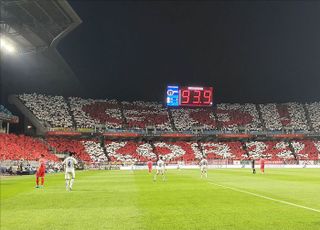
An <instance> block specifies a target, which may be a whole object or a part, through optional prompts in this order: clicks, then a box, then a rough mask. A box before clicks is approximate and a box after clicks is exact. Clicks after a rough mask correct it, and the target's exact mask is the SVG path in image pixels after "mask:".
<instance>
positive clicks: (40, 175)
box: [36, 154, 46, 188]
mask: <svg viewBox="0 0 320 230" xmlns="http://www.w3.org/2000/svg"><path fill="white" fill-rule="evenodd" d="M45 174H46V159H45V158H44V155H43V154H41V157H40V159H39V167H38V169H37V172H36V183H37V185H36V188H40V186H39V178H41V187H43V184H44V176H45Z"/></svg>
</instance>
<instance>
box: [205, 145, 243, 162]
mask: <svg viewBox="0 0 320 230" xmlns="http://www.w3.org/2000/svg"><path fill="white" fill-rule="evenodd" d="M201 148H202V150H203V153H204V156H205V157H206V158H207V159H234V160H241V159H244V158H245V157H246V155H245V151H244V150H243V147H242V143H241V142H240V141H232V142H204V143H201Z"/></svg>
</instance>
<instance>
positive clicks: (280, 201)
mask: <svg viewBox="0 0 320 230" xmlns="http://www.w3.org/2000/svg"><path fill="white" fill-rule="evenodd" d="M209 181H210V182H209V184H212V185H215V186H218V187H222V188H226V189H230V190H233V191H236V192H241V193H245V194H249V195H252V196H256V197H260V198H263V199H267V200H271V201H275V202H279V203H282V204H286V205H291V206H294V207H298V208H303V209H307V210H310V211H313V212H318V213H320V210H317V209H314V208H310V207H306V206H303V205H298V204H294V203H291V202H287V201H284V200H278V199H274V198H272V197H267V196H263V195H260V194H256V193H253V192H249V191H245V190H242V189H237V188H232V187H229V186H224V185H221V184H217V183H214V182H212V181H211V180H209Z"/></svg>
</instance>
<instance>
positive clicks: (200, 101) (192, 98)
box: [167, 85, 213, 107]
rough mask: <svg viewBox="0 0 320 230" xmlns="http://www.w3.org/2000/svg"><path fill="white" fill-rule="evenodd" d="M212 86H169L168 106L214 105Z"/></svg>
mask: <svg viewBox="0 0 320 230" xmlns="http://www.w3.org/2000/svg"><path fill="white" fill-rule="evenodd" d="M212 96H213V88H212V87H193V86H182V87H179V86H176V85H175V86H167V106H169V107H178V106H186V107H195V106H196V107H202V106H204V107H208V106H212Z"/></svg>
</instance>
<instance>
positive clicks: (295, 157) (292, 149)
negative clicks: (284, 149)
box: [288, 141, 298, 160]
mask: <svg viewBox="0 0 320 230" xmlns="http://www.w3.org/2000/svg"><path fill="white" fill-rule="evenodd" d="M288 143H289V148H290V150H291V152H292V155H293V156H294V159H295V160H298V157H297V154H296V151H294V148H293V146H292V143H291V141H288Z"/></svg>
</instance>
